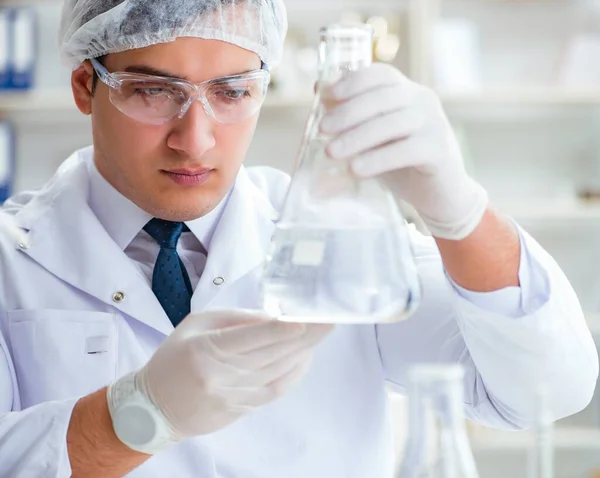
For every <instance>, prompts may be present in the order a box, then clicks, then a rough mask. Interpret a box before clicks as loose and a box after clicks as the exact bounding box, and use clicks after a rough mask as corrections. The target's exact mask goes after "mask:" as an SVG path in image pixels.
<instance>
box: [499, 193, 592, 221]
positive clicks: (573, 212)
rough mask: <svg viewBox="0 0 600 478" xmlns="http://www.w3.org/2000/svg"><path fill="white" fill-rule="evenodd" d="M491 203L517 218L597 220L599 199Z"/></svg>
mask: <svg viewBox="0 0 600 478" xmlns="http://www.w3.org/2000/svg"><path fill="white" fill-rule="evenodd" d="M493 204H494V205H495V206H496V207H497V208H498V209H499V210H500V211H501V212H503V213H505V214H507V215H509V216H512V217H514V218H515V219H517V220H537V221H564V220H581V219H586V220H598V221H599V223H598V224H599V225H600V201H579V200H577V199H573V198H565V199H538V198H535V199H533V198H528V199H522V200H500V201H494V202H493Z"/></svg>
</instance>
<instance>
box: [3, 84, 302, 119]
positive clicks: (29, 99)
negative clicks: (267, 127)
mask: <svg viewBox="0 0 600 478" xmlns="http://www.w3.org/2000/svg"><path fill="white" fill-rule="evenodd" d="M311 101H312V97H309V96H299V97H282V96H278V95H277V94H271V95H268V96H267V99H266V101H265V104H264V107H265V108H295V107H309V106H310V104H311ZM36 111H76V107H75V103H74V101H73V94H72V93H71V90H67V89H57V90H39V91H37V90H32V91H26V92H12V91H10V92H9V91H5V92H0V114H2V113H27V112H36Z"/></svg>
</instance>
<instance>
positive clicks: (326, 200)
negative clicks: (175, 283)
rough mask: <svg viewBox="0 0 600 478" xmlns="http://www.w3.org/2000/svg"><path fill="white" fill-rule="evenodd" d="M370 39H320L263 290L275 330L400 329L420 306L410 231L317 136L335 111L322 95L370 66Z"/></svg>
mask: <svg viewBox="0 0 600 478" xmlns="http://www.w3.org/2000/svg"><path fill="white" fill-rule="evenodd" d="M372 35H373V33H372V30H371V28H370V27H368V26H366V25H358V26H356V25H352V26H347V25H332V26H330V27H328V28H325V29H322V30H321V43H320V48H319V58H320V60H319V81H318V83H317V88H316V93H315V98H314V102H313V107H312V110H311V114H310V116H309V119H308V123H307V127H306V131H305V134H304V138H303V141H302V144H301V147H300V151H299V154H298V157H297V162H296V170H295V172H294V174H293V177H292V182H291V185H290V188H289V190H288V194H287V197H286V200H285V204H284V206H283V208H282V211H281V215H280V218H279V220H278V222H277V229H276V232H275V234H274V236H273V240H272V244H271V250H270V253H269V255H268V257H267V261H266V266H265V273H264V277H263V283H262V295H263V307H264V308H265V310H267V311H268V312H269V313H271V314H274V315H276V316H278V317H279V318H280V319H281V320H286V321H298V322H325V323H378V322H392V321H398V320H401V319H403V318H405V317H407V316H408V315H410V314H411V313H412V312H413V311H414V310H415V309H416V307H417V306H418V304H419V300H420V285H419V280H418V275H417V269H416V265H415V260H414V257H413V253H412V249H411V246H410V242H409V238H408V229H407V225H406V222H405V220H404V218H403V217H402V215H401V213H400V210H399V208H398V206H397V204H396V202H395V201H394V199H393V197H392V195H391V193H390V192H389V191H388V190H387V189H386V188H385V186H383V184H382V183H380V182H379V181H378V180H376V179H359V178H357V177H355V176H354V175H353V173H352V172H351V169H350V162H349V161H340V160H332V159H330V158H329V157H328V156H327V154H326V147H327V145H328V144H329V143H330V141H331V140H332V139H333V138H332V137H330V136H326V135H324V134H322V133H321V132H320V130H319V125H320V123H321V119H322V117H323V116H324V114H325V112H326V111H327V109H328V108H331V107H333V106H334V104H333V102H332V101H331V100H330V99H329V100H328V98H326V94H325V93H326V89H325V88H326V87H327V86H328V85H331V84H332V83H334V82H336V81H338V80H339V79H340V78H341V77H342V75H345V74H347V73H348V72H351V71H356V70H359V69H361V68H365V67H368V66H369V65H370V64H371V61H372V41H373V40H372Z"/></svg>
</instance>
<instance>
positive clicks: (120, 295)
mask: <svg viewBox="0 0 600 478" xmlns="http://www.w3.org/2000/svg"><path fill="white" fill-rule="evenodd" d="M112 299H113V301H114V302H117V303H118V302H123V301H124V300H125V292H115V293H114V294H113V296H112Z"/></svg>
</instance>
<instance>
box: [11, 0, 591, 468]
mask: <svg viewBox="0 0 600 478" xmlns="http://www.w3.org/2000/svg"><path fill="white" fill-rule="evenodd" d="M285 30H286V21H285V11H284V7H283V4H282V2H281V1H279V0H239V1H234V0H220V1H215V0H213V1H209V0H177V1H175V0H171V1H169V2H166V1H164V2H161V1H158V0H152V1H151V0H126V1H118V0H113V1H110V0H105V1H99V0H70V1H67V4H66V6H65V9H64V14H63V23H62V35H61V39H62V52H63V55H64V56H65V58H66V59H67V60H68V61H69V62H70V64H71V65H72V66H73V68H74V71H73V75H72V89H73V95H74V98H75V102H76V103H77V106H78V108H79V109H80V110H81V111H82V113H84V114H86V115H91V118H92V128H93V137H94V145H93V148H89V149H86V150H82V151H79V152H77V153H75V154H74V155H73V156H72V157H71V158H70V159H69V160H67V161H66V162H65V163H64V164H63V166H62V167H61V169H60V170H59V171H58V172H57V173H56V175H55V177H54V178H53V179H52V180H51V181H50V182H49V183H48V184H47V185H46V186H45V187H44V188H42V189H41V190H40V191H38V192H35V193H33V194H27V195H22V196H20V197H17V198H15V199H14V200H13V201H12V202H11V203H10V204H9V205H8V206H7V208H6V211H7V212H8V213H10V214H11V215H12V217H13V219H14V222H15V224H16V225H18V227H19V228H20V230H21V233H22V234H25V235H26V240H21V239H19V238H18V237H17V236H16V235H15V234H2V235H0V263H1V267H0V332H1V333H0V414H1V415H0V476H2V477H3V478H4V477H11V478H13V477H37V476H40V477H63V476H65V477H66V476H70V475H72V476H75V477H79V476H84V477H102V478H107V477H118V476H123V475H126V474H128V476H131V477H164V476H176V477H178V478H179V477H199V476H201V477H203V478H208V477H213V478H216V477H219V478H234V477H235V478H281V477H285V478H300V477H301V478H306V477H309V476H312V477H324V478H325V477H326V478H365V477H377V478H379V477H390V476H391V474H392V456H393V453H392V449H391V444H390V442H389V440H388V431H389V427H390V423H389V417H388V415H387V414H386V409H385V383H386V382H391V383H393V384H395V385H396V386H397V387H398V389H399V390H401V391H402V390H403V389H404V388H405V386H406V371H407V367H409V366H410V365H411V364H414V363H419V362H438V363H459V364H461V365H463V366H464V368H465V369H466V381H465V394H466V403H465V410H466V413H467V414H468V416H469V417H470V418H471V419H474V420H477V421H480V422H482V423H486V424H489V425H492V426H497V427H504V428H515V429H517V428H522V427H527V426H530V425H531V424H532V422H533V419H534V415H533V412H532V410H531V406H530V403H531V398H532V395H533V392H534V389H535V387H536V384H538V383H544V384H546V386H547V387H548V388H549V391H550V397H551V404H550V408H551V411H552V415H553V417H554V418H560V417H564V416H567V415H570V414H573V413H576V412H577V411H579V410H581V409H582V408H584V407H585V406H586V405H587V404H588V403H589V401H590V399H591V397H592V394H593V391H594V386H595V382H596V378H597V375H598V359H597V355H596V352H595V349H594V346H593V342H592V339H591V336H590V333H589V330H588V329H587V327H586V325H585V321H584V317H583V314H582V311H581V309H580V306H579V303H578V301H577V298H576V296H575V294H574V292H573V290H572V288H571V286H570V284H569V283H568V281H567V279H566V278H565V276H564V275H563V273H562V272H561V270H560V269H559V267H558V266H557V264H556V263H555V262H554V261H553V260H552V258H551V257H549V256H548V254H547V253H546V252H544V251H543V250H542V249H541V248H540V246H539V245H537V244H536V243H535V241H534V240H533V239H532V238H531V237H530V236H528V235H527V234H526V233H525V232H524V231H522V230H521V229H519V228H518V227H517V226H515V225H514V224H513V223H512V222H511V221H510V220H508V219H507V218H505V217H504V216H502V215H501V214H500V213H498V212H495V211H494V210H493V209H491V208H490V207H489V205H488V201H487V195H486V193H485V191H484V190H483V189H482V188H481V186H479V185H478V184H477V183H476V182H475V181H473V180H472V179H471V178H469V177H468V176H467V174H466V173H465V170H464V168H463V164H462V159H461V156H460V152H459V149H458V147H457V145H456V141H455V139H454V137H453V135H452V133H451V130H450V128H449V126H448V123H447V121H446V119H445V116H444V114H443V112H442V109H441V108H440V106H439V103H438V101H437V99H436V98H435V96H434V95H433V94H432V93H431V92H430V91H428V90H426V89H424V88H422V87H420V86H418V85H415V84H413V83H411V82H410V81H409V80H407V79H406V78H405V77H404V76H403V75H402V74H401V73H400V72H398V71H397V70H395V69H393V68H392V67H390V66H385V65H374V66H373V67H371V68H368V69H366V70H364V71H361V72H358V73H356V74H353V75H351V76H349V77H348V78H346V79H344V80H343V81H342V82H340V83H338V84H337V85H335V86H334V87H333V88H332V91H331V94H332V95H333V96H334V97H335V98H336V99H337V106H336V107H334V108H332V109H331V110H330V111H329V112H328V115H327V117H326V118H325V120H324V122H323V125H322V128H323V130H324V131H326V132H328V133H330V134H332V135H334V136H335V137H336V139H335V140H334V142H332V144H331V145H330V147H329V154H330V156H331V157H332V158H334V159H338V160H344V159H348V158H355V159H353V160H352V163H351V164H352V168H353V171H354V173H355V174H357V175H359V176H364V177H378V178H380V179H381V180H383V181H386V183H387V184H388V185H389V186H390V188H391V189H392V191H393V192H394V194H395V196H396V198H397V199H398V200H400V199H402V200H406V201H409V202H410V203H411V204H412V205H413V206H414V207H415V208H416V209H417V211H418V212H419V213H420V215H421V216H422V217H423V219H424V220H425V222H426V223H427V225H428V227H429V228H430V230H431V232H432V233H433V236H434V238H435V239H429V238H424V237H420V236H418V235H415V237H414V238H413V239H414V249H415V253H416V258H417V265H418V268H419V273H420V277H421V280H422V284H423V302H422V304H421V307H420V308H419V310H418V312H417V313H416V314H415V316H414V317H413V318H411V319H409V320H407V321H404V322H401V323H398V324H393V325H386V326H374V325H356V326H340V327H337V328H335V330H334V329H333V328H332V327H330V326H327V325H302V324H286V323H283V322H278V321H273V320H269V319H271V318H269V317H266V316H265V314H264V313H261V312H257V310H258V309H259V308H260V304H259V280H260V277H261V272H262V267H261V264H262V263H263V261H264V257H265V253H266V251H267V248H268V245H269V240H270V237H271V235H272V233H273V230H274V223H273V220H274V218H276V215H277V211H278V210H279V209H280V207H281V205H282V201H283V198H284V194H285V192H286V189H287V185H288V178H287V177H286V176H285V175H284V174H283V173H280V172H278V171H275V170H272V169H268V168H248V169H244V168H243V167H242V166H241V165H242V162H243V159H244V156H245V154H246V151H247V148H248V145H249V143H250V141H251V139H252V136H253V132H254V128H255V126H256V122H257V118H258V114H259V110H260V106H261V104H262V101H263V99H264V93H265V90H266V83H267V81H268V73H267V69H268V68H269V67H271V66H272V65H273V64H275V63H276V62H277V61H278V59H279V57H280V55H281V50H282V45H283V38H284V35H285ZM198 85H199V86H198ZM195 100H198V101H195ZM189 312H191V314H189V315H188V313H189ZM175 326H176V327H175Z"/></svg>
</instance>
